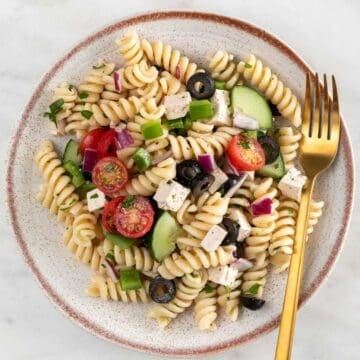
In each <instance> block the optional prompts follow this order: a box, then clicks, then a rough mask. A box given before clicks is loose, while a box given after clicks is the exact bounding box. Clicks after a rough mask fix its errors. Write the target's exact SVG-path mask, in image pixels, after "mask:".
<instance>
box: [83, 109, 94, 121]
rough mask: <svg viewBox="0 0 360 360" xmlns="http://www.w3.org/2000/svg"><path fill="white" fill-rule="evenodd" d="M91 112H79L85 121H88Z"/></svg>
mask: <svg viewBox="0 0 360 360" xmlns="http://www.w3.org/2000/svg"><path fill="white" fill-rule="evenodd" d="M92 114H93V112H92V111H89V110H82V111H81V115H82V116H83V117H84V118H86V119H88V120H89V119H90V118H91V117H92Z"/></svg>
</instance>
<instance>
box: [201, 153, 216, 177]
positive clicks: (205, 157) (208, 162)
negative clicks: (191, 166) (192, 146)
mask: <svg viewBox="0 0 360 360" xmlns="http://www.w3.org/2000/svg"><path fill="white" fill-rule="evenodd" d="M198 163H199V165H200V167H201V169H202V171H204V172H206V173H209V172H212V171H214V169H215V160H214V157H213V156H212V155H210V154H199V156H198Z"/></svg>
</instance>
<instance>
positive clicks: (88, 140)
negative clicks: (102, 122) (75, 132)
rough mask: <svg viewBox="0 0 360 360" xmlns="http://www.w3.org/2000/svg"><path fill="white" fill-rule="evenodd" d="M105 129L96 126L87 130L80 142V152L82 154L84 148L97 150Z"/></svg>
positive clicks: (105, 131)
mask: <svg viewBox="0 0 360 360" xmlns="http://www.w3.org/2000/svg"><path fill="white" fill-rule="evenodd" d="M107 131H108V130H107V129H104V128H97V129H94V130H91V131H89V132H88V133H87V134H86V136H85V137H84V138H83V139H82V140H81V142H80V153H81V155H82V156H84V152H85V149H94V150H97V148H98V144H100V139H101V138H102V137H103V135H105V134H106V133H107Z"/></svg>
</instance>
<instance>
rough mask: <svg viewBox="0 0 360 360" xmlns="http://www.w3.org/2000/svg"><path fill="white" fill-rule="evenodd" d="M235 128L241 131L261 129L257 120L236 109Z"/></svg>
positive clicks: (234, 114) (234, 116) (234, 115)
mask: <svg viewBox="0 0 360 360" xmlns="http://www.w3.org/2000/svg"><path fill="white" fill-rule="evenodd" d="M233 126H235V127H237V128H239V129H246V130H257V129H259V123H258V121H257V120H256V119H254V118H252V117H250V116H248V115H246V114H244V113H242V112H241V111H239V110H237V109H234V113H233Z"/></svg>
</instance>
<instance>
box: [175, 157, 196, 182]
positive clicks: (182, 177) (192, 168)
mask: <svg viewBox="0 0 360 360" xmlns="http://www.w3.org/2000/svg"><path fill="white" fill-rule="evenodd" d="M199 174H201V168H200V165H199V164H198V162H197V161H195V160H185V161H183V162H181V163H179V164H177V166H176V180H177V181H178V182H179V183H180V184H182V185H184V186H186V187H189V186H190V184H191V181H192V180H193V179H194V178H195V177H196V176H197V175H199Z"/></svg>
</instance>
